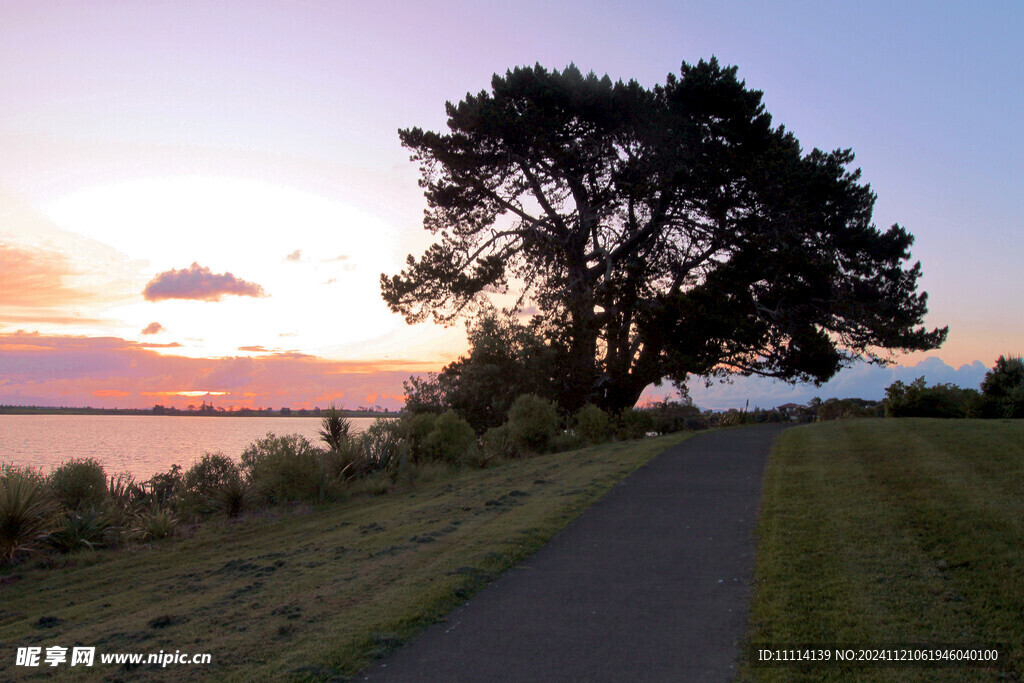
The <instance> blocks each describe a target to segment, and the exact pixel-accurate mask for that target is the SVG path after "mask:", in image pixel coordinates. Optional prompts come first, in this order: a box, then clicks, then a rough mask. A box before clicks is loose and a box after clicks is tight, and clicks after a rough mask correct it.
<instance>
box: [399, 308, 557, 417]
mask: <svg viewBox="0 0 1024 683" xmlns="http://www.w3.org/2000/svg"><path fill="white" fill-rule="evenodd" d="M466 336H467V339H468V341H469V354H468V355H466V356H463V357H461V358H459V359H458V360H456V361H454V362H453V363H450V364H448V365H447V366H445V368H444V369H442V370H441V372H440V373H438V374H431V375H428V376H427V377H410V378H409V380H408V381H407V382H406V383H405V393H406V408H407V409H408V410H409V411H411V412H414V413H420V412H432V413H438V414H440V413H443V412H446V411H447V410H454V411H456V412H457V413H459V415H461V416H462V417H463V418H465V419H466V421H468V422H469V424H470V425H471V426H472V427H473V429H474V430H476V432H477V433H478V434H479V433H483V432H484V431H486V430H487V429H489V428H491V427H496V426H498V425H500V424H501V423H502V422H503V421H504V420H505V416H506V415H507V414H508V411H509V409H510V408H511V407H512V402H513V401H515V399H516V397H517V396H520V395H522V394H534V395H538V396H542V397H544V398H549V399H550V398H553V397H554V395H555V386H554V384H553V382H552V374H553V373H554V367H555V365H556V362H555V359H554V351H553V350H552V348H551V347H550V346H549V345H548V344H546V343H545V341H544V340H543V339H542V338H541V337H540V336H539V335H538V334H537V333H536V331H535V330H533V329H531V328H530V327H527V326H524V325H521V324H519V323H518V322H517V321H516V320H514V319H512V318H503V317H501V316H500V315H499V314H498V313H497V312H496V311H494V310H486V311H484V312H483V313H481V314H480V315H479V316H478V317H477V318H476V319H474V320H473V321H472V322H471V323H470V324H469V325H468V326H467V335H466Z"/></svg>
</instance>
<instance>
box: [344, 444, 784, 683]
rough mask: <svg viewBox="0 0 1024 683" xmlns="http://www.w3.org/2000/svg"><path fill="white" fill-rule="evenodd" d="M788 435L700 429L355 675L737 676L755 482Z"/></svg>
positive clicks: (424, 678)
mask: <svg viewBox="0 0 1024 683" xmlns="http://www.w3.org/2000/svg"><path fill="white" fill-rule="evenodd" d="M782 429H784V426H783V425H756V426H751V427H744V428H741V429H731V430H724V431H715V432H708V433H704V434H699V435H697V436H695V437H693V438H691V439H689V440H687V441H684V442H683V443H681V444H679V445H677V446H673V447H672V448H670V449H668V450H666V451H665V452H664V453H662V454H660V455H659V456H658V457H656V458H655V459H654V460H652V461H651V462H649V463H648V464H647V465H645V466H644V467H642V468H640V469H639V470H637V471H636V472H635V473H633V474H632V475H630V476H629V477H627V478H626V479H624V480H623V481H622V482H620V483H619V484H618V485H616V486H615V487H613V488H612V489H611V490H610V491H609V492H608V494H607V495H605V496H604V497H603V498H602V499H601V500H599V501H598V502H597V503H596V504H594V505H593V506H592V507H591V508H590V509H588V510H587V511H586V512H585V513H584V514H583V515H581V516H580V517H579V518H578V519H576V521H574V522H573V523H572V524H570V525H569V526H568V527H566V528H565V529H564V530H562V532H560V533H559V534H557V535H556V536H555V537H554V538H553V539H552V540H551V542H550V543H548V544H547V545H546V546H544V548H542V549H541V550H539V551H538V552H537V553H536V554H534V555H532V556H531V557H529V558H527V559H526V560H524V561H523V562H522V563H520V564H519V565H517V566H516V567H514V568H513V569H511V570H509V571H508V572H506V573H505V574H503V575H502V576H500V577H499V578H498V579H496V580H495V581H494V582H493V583H491V584H490V585H488V586H486V587H485V588H484V589H483V590H481V591H480V592H479V593H478V594H477V595H476V596H475V597H474V598H473V599H472V600H470V601H469V602H468V603H467V604H465V605H463V606H461V607H459V608H457V609H455V610H454V611H453V612H452V613H451V614H449V615H448V617H447V619H446V620H445V621H444V622H441V623H438V624H434V625H433V626H431V627H430V628H428V629H427V630H425V631H424V632H423V633H421V634H420V635H419V636H417V637H416V638H415V639H413V640H412V641H411V642H410V643H408V644H407V645H405V646H403V647H402V648H399V649H398V650H397V651H395V652H394V653H393V654H392V655H391V656H390V657H388V658H386V659H382V660H380V661H378V662H375V663H374V664H373V666H372V667H371V668H370V669H369V670H367V671H366V672H364V674H363V675H362V676H360V678H363V677H365V679H366V680H379V681H473V682H477V681H480V682H487V683H490V682H492V681H705V680H706V681H726V680H730V679H732V678H733V676H734V675H735V673H736V668H735V667H736V660H737V658H738V656H739V648H738V642H739V640H740V639H741V638H742V637H743V634H744V631H745V629H746V624H747V604H748V602H749V598H750V579H751V575H752V571H753V563H754V537H753V532H754V528H755V523H756V516H757V509H758V504H759V502H760V499H761V479H762V474H763V471H764V466H765V462H766V458H767V455H768V451H769V449H770V447H771V443H772V441H773V440H774V439H775V437H776V436H777V435H778V434H779V432H780V431H782Z"/></svg>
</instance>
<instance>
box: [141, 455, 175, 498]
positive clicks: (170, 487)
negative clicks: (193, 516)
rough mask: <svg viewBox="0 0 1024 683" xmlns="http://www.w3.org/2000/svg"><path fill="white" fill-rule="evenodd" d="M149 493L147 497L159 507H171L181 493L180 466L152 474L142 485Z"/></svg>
mask: <svg viewBox="0 0 1024 683" xmlns="http://www.w3.org/2000/svg"><path fill="white" fill-rule="evenodd" d="M143 486H144V487H145V488H146V489H147V490H148V491H149V497H150V498H151V499H152V500H153V501H154V502H156V503H157V504H159V505H171V504H173V503H174V502H175V499H176V496H177V495H178V493H179V492H180V491H181V488H182V486H183V484H182V474H181V465H178V464H174V465H171V469H169V470H168V471H166V472H160V473H159V474H154V475H153V476H152V477H150V478H149V480H148V481H146V483H145V484H144V485H143Z"/></svg>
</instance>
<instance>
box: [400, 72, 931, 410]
mask: <svg viewBox="0 0 1024 683" xmlns="http://www.w3.org/2000/svg"><path fill="white" fill-rule="evenodd" d="M447 115H448V131H447V132H445V133H435V132H430V131H424V130H422V129H419V128H409V129H405V130H402V131H400V132H399V135H400V138H401V140H402V144H403V145H405V146H406V147H407V148H408V149H410V150H411V151H412V155H413V156H412V158H413V160H414V161H416V162H418V163H419V164H420V170H421V174H422V185H423V187H424V188H425V194H426V198H427V202H428V206H429V209H428V211H427V213H426V217H425V219H424V227H425V228H426V229H427V230H429V231H430V232H432V233H433V234H434V235H435V236H436V240H437V241H436V242H435V243H434V244H432V245H431V246H430V247H429V248H428V249H427V250H426V252H425V253H424V254H423V255H422V256H421V257H420V258H419V259H418V260H417V259H416V258H415V257H413V256H411V255H410V256H409V258H408V260H407V265H406V267H405V269H403V270H402V272H401V273H399V274H397V275H393V276H388V275H386V274H384V275H382V276H381V290H382V294H383V297H384V300H385V301H386V302H387V304H388V306H389V307H390V308H391V309H392V310H393V311H395V312H397V313H401V314H402V315H404V316H405V318H406V320H407V321H408V322H410V323H415V322H419V321H421V320H424V319H426V318H428V317H431V316H432V317H433V318H434V319H435V320H439V321H442V322H449V321H451V320H454V319H455V318H456V317H458V316H460V315H462V314H464V312H465V311H467V310H472V307H473V305H475V304H476V303H477V302H479V300H480V299H481V298H485V297H486V296H487V295H488V294H489V293H490V292H495V291H497V292H507V291H509V290H510V289H511V286H512V285H514V286H515V287H516V290H517V291H515V292H513V293H515V294H519V295H520V297H519V299H518V304H517V309H521V308H522V307H525V306H527V305H530V306H535V307H536V310H537V314H536V315H535V316H534V319H533V325H534V326H535V328H536V329H537V331H538V332H539V333H540V334H541V335H542V337H543V338H544V339H545V341H547V342H548V345H549V347H550V349H551V351H552V353H553V357H555V358H557V363H556V365H555V366H554V368H553V370H554V372H555V375H554V376H553V377H554V379H555V381H553V382H552V383H551V390H552V391H554V392H555V393H554V397H555V398H556V399H557V401H558V402H559V404H560V405H561V407H562V408H563V409H564V410H565V411H567V412H575V411H576V410H578V409H579V408H580V407H582V406H583V405H584V404H586V403H594V404H595V405H598V406H599V407H601V408H603V409H605V410H607V411H609V412H613V413H618V412H620V411H621V410H622V409H623V408H625V407H631V406H633V405H634V404H635V403H636V401H637V399H638V397H639V396H640V393H641V392H642V391H643V389H644V388H645V387H646V386H647V385H649V384H651V383H653V382H657V381H660V380H662V379H669V380H672V381H673V382H676V383H677V384H682V383H683V382H684V381H685V380H686V379H687V377H688V376H690V375H703V376H707V375H713V374H721V373H724V372H726V371H725V370H724V369H723V368H730V369H731V370H732V371H735V372H740V373H742V374H757V375H764V376H770V377H776V378H779V379H783V380H786V381H802V380H811V381H816V382H822V381H825V380H827V379H829V378H830V377H832V376H833V375H834V374H835V373H836V372H837V371H838V370H839V369H840V368H841V367H843V366H844V365H848V364H850V363H851V362H853V360H854V359H855V358H856V357H866V358H868V359H870V360H872V361H873V362H877V363H883V362H886V357H887V356H886V355H885V354H883V353H882V350H884V349H902V350H917V349H932V348H937V347H938V346H939V345H940V344H941V343H942V342H943V341H944V339H945V337H946V330H945V329H935V330H931V331H928V330H926V329H925V328H923V327H921V324H922V322H923V319H924V315H925V313H926V312H927V297H926V295H924V294H918V292H917V284H918V279H919V278H920V275H921V269H920V265H919V264H912V263H911V262H910V247H911V245H912V243H913V237H912V236H911V235H910V233H909V232H907V231H906V230H905V229H903V228H901V227H899V226H893V227H892V228H890V229H888V230H885V231H882V230H879V229H878V228H876V226H875V225H874V224H873V223H872V211H873V208H874V202H875V195H874V194H873V193H872V191H871V189H870V187H869V186H868V185H866V184H862V183H861V182H860V171H859V170H851V169H850V165H851V164H852V162H853V158H854V157H853V153H852V152H851V151H850V150H848V149H847V150H842V149H839V150H836V151H833V152H823V151H821V150H817V149H815V150H812V151H810V152H808V153H804V151H803V150H802V148H801V146H800V143H799V141H798V140H797V139H796V138H795V137H794V136H793V135H792V134H791V133H789V132H787V131H786V130H785V129H784V128H783V127H782V126H774V125H773V122H772V119H771V116H770V115H769V114H768V112H766V111H765V108H764V106H763V104H762V102H761V93H760V92H758V91H755V90H748V89H747V88H746V86H745V84H744V83H743V81H741V80H740V79H739V78H738V77H737V70H736V68H735V67H722V66H720V65H719V64H718V62H717V61H716V60H715V59H712V60H711V61H710V62H705V61H701V62H699V63H698V64H696V65H690V64H685V63H684V64H683V65H682V67H681V73H680V76H678V77H676V76H674V75H669V76H668V78H667V80H666V82H665V84H664V85H661V86H657V87H655V88H654V89H652V90H648V89H645V88H643V87H641V86H640V85H639V84H638V83H636V82H635V81H631V82H629V83H623V82H621V81H620V82H617V83H613V82H612V81H611V79H610V78H608V77H607V76H605V77H603V78H600V77H598V76H596V75H594V74H592V73H591V74H587V75H584V74H583V73H581V72H580V70H579V69H577V68H576V67H575V66H569V67H568V68H566V69H565V70H563V71H561V72H558V71H548V70H547V69H544V68H543V67H541V66H540V65H537V66H535V67H523V68H516V69H514V70H512V71H508V72H507V73H506V74H505V75H504V76H498V75H495V76H494V78H493V79H492V81H491V91H490V92H487V91H483V92H480V93H478V94H476V95H467V96H466V97H465V99H463V100H462V101H461V102H458V103H455V104H448V105H447ZM507 379H508V378H506V380H507ZM428 384H429V383H428ZM413 388H414V389H416V388H417V387H413ZM438 388H441V387H438ZM414 393H416V392H414ZM423 393H424V396H425V397H424V399H423V400H419V398H418V397H417V402H418V404H420V405H428V404H430V403H431V400H433V398H435V397H436V395H438V394H442V395H443V393H444V392H443V391H441V392H423ZM427 394H429V396H428V395H427ZM428 398H429V399H430V400H427V399H428ZM441 404H442V406H443V405H444V402H443V401H441ZM451 407H456V406H454V405H451ZM438 412H440V410H438ZM498 413H500V411H497V410H494V411H491V412H490V413H488V415H487V417H486V418H485V419H484V420H483V421H481V422H479V423H478V421H477V419H476V418H475V417H474V418H470V421H471V423H474V426H476V425H477V424H482V425H494V424H497V421H496V419H495V418H494V415H495V414H498ZM467 417H469V416H468V415H467ZM478 428H479V427H478Z"/></svg>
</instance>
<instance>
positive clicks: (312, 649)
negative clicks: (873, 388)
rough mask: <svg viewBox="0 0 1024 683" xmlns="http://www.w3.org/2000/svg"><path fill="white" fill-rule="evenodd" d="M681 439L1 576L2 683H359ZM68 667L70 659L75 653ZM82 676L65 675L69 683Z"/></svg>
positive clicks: (521, 466) (409, 489) (511, 468)
mask: <svg viewBox="0 0 1024 683" xmlns="http://www.w3.org/2000/svg"><path fill="white" fill-rule="evenodd" d="M683 438H685V437H684V436H682V435H675V436H669V437H661V438H657V439H647V440H643V441H639V442H622V443H614V444H607V445H604V446H598V447H593V448H589V449H584V450H580V451H573V452H570V453H562V454H558V455H547V456H540V457H536V458H532V459H527V460H522V461H516V462H510V463H506V464H504V465H502V466H500V467H496V468H492V469H487V470H466V471H461V472H457V473H455V474H451V473H448V472H443V471H440V470H438V471H437V472H436V474H437V478H436V479H435V480H433V481H426V480H418V481H416V482H415V484H414V485H411V486H409V485H407V486H406V490H404V491H393V492H391V493H389V494H388V495H384V496H378V497H358V498H352V499H350V500H348V501H346V502H343V503H338V504H334V505H329V506H323V507H321V508H317V509H312V508H310V507H308V506H307V507H299V508H293V509H279V510H277V511H276V512H271V513H267V514H264V515H262V516H258V517H255V518H250V519H246V520H242V521H237V522H228V521H221V522H217V523H211V524H208V525H206V526H205V527H203V528H201V529H199V530H198V531H197V532H196V533H195V534H194V535H193V536H191V537H190V538H187V539H183V540H176V541H171V542H167V543H164V544H160V545H155V546H153V547H145V548H139V549H136V550H133V551H117V552H96V553H84V554H78V555H72V556H68V557H67V558H66V559H62V560H61V561H60V562H59V565H60V566H57V567H41V566H39V564H38V562H35V563H34V562H27V563H22V564H20V565H17V566H15V567H14V568H13V570H12V569H7V570H4V571H3V572H2V573H0V680H6V679H7V678H8V677H16V678H18V679H19V680H20V679H24V678H26V677H29V675H30V674H34V675H36V676H39V677H43V676H48V675H49V674H50V673H52V672H53V670H51V669H49V667H39V668H35V669H32V668H25V667H16V666H15V652H16V649H17V647H19V646H39V647H42V648H44V650H43V652H44V653H45V648H46V647H48V646H63V647H68V648H71V647H72V646H74V645H83V646H95V647H96V653H97V657H96V664H95V665H94V666H93V667H92V669H86V670H85V671H84V673H85V674H89V675H88V677H89V678H91V679H95V678H97V677H98V676H103V675H105V676H107V677H108V678H109V679H112V680H120V679H129V678H134V677H139V678H146V679H147V680H148V679H153V678H156V679H166V680H179V679H182V678H212V679H217V680H268V679H280V678H291V679H296V678H298V679H309V680H322V679H326V678H332V677H336V676H339V675H341V676H343V675H351V674H353V673H355V672H357V671H359V670H360V669H361V668H363V667H364V666H366V665H367V664H368V663H369V662H370V661H371V659H372V658H373V657H375V656H379V655H381V654H384V653H386V652H387V651H388V650H390V649H391V648H393V647H394V646H395V645H397V644H398V643H400V642H401V641H403V640H406V639H408V638H409V637H410V636H411V635H413V634H414V633H415V632H416V631H418V630H419V629H421V628H422V627H423V626H425V625H427V624H429V623H430V622H432V621H434V620H436V619H437V618H439V617H441V616H442V615H443V614H445V613H446V612H447V611H448V610H450V609H451V608H452V607H454V606H455V605H456V604H458V603H459V602H462V601H465V599H466V598H467V597H468V596H469V595H470V594H472V593H473V592H474V591H476V590H477V589H479V588H480V587H481V586H483V585H484V584H485V583H486V582H487V581H488V580H489V579H491V578H493V577H494V576H496V575H497V574H498V573H500V572H502V571H504V570H505V569H507V568H508V567H510V566H512V565H513V564H514V563H515V562H517V561H518V560H520V559H522V558H523V557H525V556H526V555H528V554H529V553H531V552H533V551H534V550H536V549H538V548H539V547H540V546H541V545H543V544H544V543H545V542H546V541H547V540H548V539H549V538H550V537H551V536H552V535H554V533H555V532H557V531H558V530H559V529H561V528H562V527H563V526H565V524H566V523H568V522H569V521H570V520H572V519H573V518H575V517H576V516H577V515H579V513H580V512H582V511H583V510H584V509H585V508H586V507H587V506H588V505H590V504H591V503H592V502H594V501H595V500H596V499H597V498H598V497H600V496H601V495H602V494H603V493H604V492H606V491H607V490H608V489H609V488H610V487H611V486H612V485H613V484H614V483H615V482H617V481H619V480H620V479H622V478H623V477H624V476H626V475H627V474H629V473H630V472H632V471H633V470H634V469H636V468H637V467H639V466H640V465H642V464H644V463H645V462H647V461H648V460H650V459H651V458H652V457H653V456H654V455H656V454H657V453H659V452H661V451H662V450H664V449H665V448H667V447H668V446H669V445H671V444H673V443H677V442H678V441H680V440H682V439H683ZM161 650H163V651H164V652H169V653H173V652H175V651H176V650H180V651H181V652H183V653H189V654H193V653H210V654H211V655H212V660H213V663H212V664H211V665H209V666H205V667H204V666H198V665H177V666H175V665H171V666H168V667H167V668H166V669H160V668H158V667H154V666H142V667H139V668H137V669H134V670H127V669H125V668H123V667H119V666H116V665H102V664H100V662H99V655H100V653H118V652H121V653H145V654H149V653H158V652H160V651H161ZM69 653H70V649H69ZM74 671H81V668H80V667H79V668H76V669H71V668H70V667H68V666H67V665H66V664H65V665H61V667H60V668H59V669H58V670H57V672H58V673H61V674H63V675H65V676H67V675H70V674H71V673H72V672H74Z"/></svg>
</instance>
